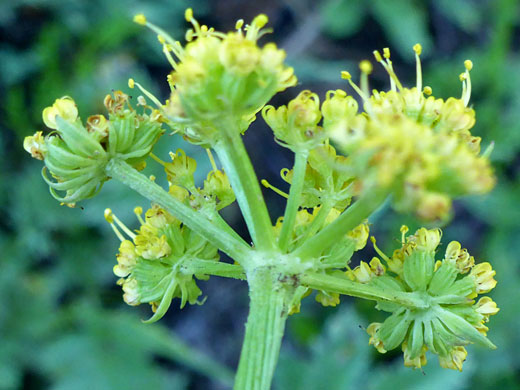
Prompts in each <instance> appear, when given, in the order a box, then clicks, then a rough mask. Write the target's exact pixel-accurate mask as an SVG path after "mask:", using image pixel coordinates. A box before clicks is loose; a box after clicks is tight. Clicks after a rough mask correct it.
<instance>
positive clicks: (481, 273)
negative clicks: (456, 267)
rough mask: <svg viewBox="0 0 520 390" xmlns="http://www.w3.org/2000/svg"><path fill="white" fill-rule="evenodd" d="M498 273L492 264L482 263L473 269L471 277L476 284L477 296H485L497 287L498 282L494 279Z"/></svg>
mask: <svg viewBox="0 0 520 390" xmlns="http://www.w3.org/2000/svg"><path fill="white" fill-rule="evenodd" d="M495 274H496V272H495V271H494V270H493V268H492V267H491V264H490V263H480V264H477V265H476V266H474V267H473V269H472V270H471V272H470V275H471V276H472V277H473V278H474V280H475V283H476V286H477V287H476V292H477V294H483V293H487V292H489V291H491V290H492V289H494V288H495V286H496V285H497V281H496V280H495V279H494V278H493V276H495Z"/></svg>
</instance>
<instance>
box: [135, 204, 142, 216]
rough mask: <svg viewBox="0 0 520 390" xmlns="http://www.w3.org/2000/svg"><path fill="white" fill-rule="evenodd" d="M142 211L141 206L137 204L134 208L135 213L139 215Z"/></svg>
mask: <svg viewBox="0 0 520 390" xmlns="http://www.w3.org/2000/svg"><path fill="white" fill-rule="evenodd" d="M142 213H143V208H142V207H141V206H137V207H135V208H134V214H135V215H141V214H142Z"/></svg>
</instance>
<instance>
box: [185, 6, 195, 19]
mask: <svg viewBox="0 0 520 390" xmlns="http://www.w3.org/2000/svg"><path fill="white" fill-rule="evenodd" d="M184 19H186V21H187V22H191V20H192V19H193V10H192V9H191V8H186V11H184Z"/></svg>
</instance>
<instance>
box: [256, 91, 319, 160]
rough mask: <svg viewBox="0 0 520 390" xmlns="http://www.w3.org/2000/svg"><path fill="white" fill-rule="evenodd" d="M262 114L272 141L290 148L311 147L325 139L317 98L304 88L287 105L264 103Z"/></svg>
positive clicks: (307, 148)
mask: <svg viewBox="0 0 520 390" xmlns="http://www.w3.org/2000/svg"><path fill="white" fill-rule="evenodd" d="M262 116H263V117H264V120H265V121H266V123H267V124H268V125H269V127H271V129H272V130H273V132H274V136H275V140H276V141H277V142H278V143H279V144H280V145H282V146H284V147H287V148H290V149H292V150H293V151H295V152H297V151H301V150H311V149H313V148H314V147H316V146H317V145H319V144H321V143H322V142H323V139H324V133H323V129H322V128H321V127H320V126H318V123H319V122H320V121H321V111H320V98H319V97H318V95H316V94H315V93H312V92H311V91H308V90H305V91H302V92H301V93H300V94H299V95H298V96H297V97H296V98H295V99H293V100H291V101H290V102H289V104H288V105H287V106H280V107H278V108H275V107H273V106H265V107H264V108H263V110H262Z"/></svg>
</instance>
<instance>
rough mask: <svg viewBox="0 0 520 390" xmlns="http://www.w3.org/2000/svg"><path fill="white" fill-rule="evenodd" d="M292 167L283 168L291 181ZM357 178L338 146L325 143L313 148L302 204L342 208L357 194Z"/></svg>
mask: <svg viewBox="0 0 520 390" xmlns="http://www.w3.org/2000/svg"><path fill="white" fill-rule="evenodd" d="M293 171H294V170H293V169H287V168H284V169H282V171H281V177H282V179H283V180H284V181H286V182H287V183H289V184H291V183H292V179H293V174H294V172H293ZM353 184H354V178H353V176H352V174H351V170H350V168H349V159H348V158H347V157H345V156H341V155H337V154H336V149H335V148H334V147H333V146H332V145H329V144H322V145H319V146H316V147H315V148H314V149H312V150H310V152H309V157H308V160H307V167H306V170H305V179H304V185H303V189H302V196H301V204H300V206H301V207H307V208H314V207H317V206H323V207H325V208H327V209H329V208H335V209H336V210H338V211H343V210H345V208H346V207H347V206H348V205H349V204H350V201H351V198H352V195H354V189H353Z"/></svg>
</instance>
